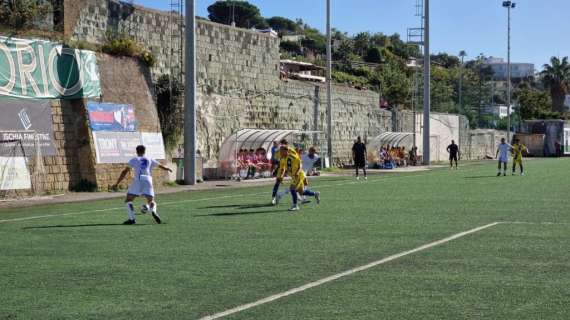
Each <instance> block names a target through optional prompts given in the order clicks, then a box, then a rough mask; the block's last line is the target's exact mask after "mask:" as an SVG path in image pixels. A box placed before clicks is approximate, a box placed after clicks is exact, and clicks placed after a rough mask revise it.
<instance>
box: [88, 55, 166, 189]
mask: <svg viewBox="0 0 570 320" xmlns="http://www.w3.org/2000/svg"><path fill="white" fill-rule="evenodd" d="M97 62H98V65H99V73H100V76H101V92H102V98H103V99H102V101H103V102H110V103H125V104H131V105H133V107H134V108H135V116H136V119H137V122H138V124H139V129H138V130H139V131H141V132H161V130H160V122H159V120H158V113H157V110H156V104H155V101H154V98H153V94H152V92H153V84H152V82H151V81H150V73H149V70H148V68H147V67H146V66H144V65H143V64H142V63H141V62H140V61H138V60H136V59H133V58H127V57H112V56H109V55H106V54H97ZM89 136H90V138H91V139H90V143H91V145H90V147H91V149H92V150H93V151H92V154H93V157H94V156H95V151H94V150H95V145H94V144H93V139H92V135H89ZM92 162H93V166H94V169H95V181H94V182H96V183H97V185H98V186H99V187H100V188H107V186H108V185H112V184H114V183H115V182H116V180H117V178H118V177H119V174H120V172H121V171H122V170H123V169H124V168H125V164H95V158H93V160H92ZM153 176H154V182H155V185H156V186H160V185H162V183H163V182H164V181H166V180H167V179H168V176H167V175H166V174H165V173H164V172H163V171H158V170H155V172H154V173H153ZM126 183H127V181H126V182H124V185H123V186H126Z"/></svg>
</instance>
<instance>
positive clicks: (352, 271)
mask: <svg viewBox="0 0 570 320" xmlns="http://www.w3.org/2000/svg"><path fill="white" fill-rule="evenodd" d="M499 224H504V222H493V223H491V224H488V225H484V226H481V227H478V228H475V229H471V230H468V231H464V232H460V233H457V234H455V235H452V236H450V237H447V238H445V239H441V240H438V241H435V242H431V243H428V244H425V245H423V246H420V247H417V248H415V249H412V250H408V251H404V252H400V253H397V254H395V255H391V256H389V257H386V258H384V259H381V260H378V261H374V262H371V263H369V264H366V265H363V266H361V267H357V268H354V269H350V270H347V271H344V272H341V273H337V274H335V275H332V276H330V277H326V278H323V279H321V280H317V281H315V282H311V283H307V284H305V285H303V286H300V287H297V288H294V289H291V290H287V291H285V292H282V293H278V294H274V295H272V296H269V297H267V298H263V299H261V300H257V301H255V302H252V303H248V304H244V305H241V306H238V307H235V308H232V309H229V310H226V311H223V312H220V313H216V314H214V315H209V316H205V317H203V318H200V320H214V319H219V318H222V317H225V316H229V315H231V314H234V313H238V312H241V311H245V310H247V309H250V308H254V307H257V306H259V305H262V304H266V303H269V302H272V301H275V300H277V299H281V298H284V297H287V296H290V295H293V294H296V293H299V292H303V291H305V290H308V289H311V288H314V287H317V286H320V285H323V284H325V283H328V282H331V281H335V280H338V279H340V278H342V277H346V276H349V275H352V274H355V273H357V272H361V271H365V270H368V269H370V268H374V267H376V266H378V265H381V264H385V263H387V262H390V261H393V260H396V259H399V258H402V257H405V256H408V255H411V254H414V253H416V252H420V251H423V250H426V249H430V248H433V247H436V246H439V245H442V244H444V243H447V242H450V241H453V240H456V239H459V238H461V237H465V236H467V235H470V234H473V233H476V232H479V231H482V230H485V229H488V228H491V227H494V226H497V225H499Z"/></svg>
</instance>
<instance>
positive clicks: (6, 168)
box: [0, 156, 32, 190]
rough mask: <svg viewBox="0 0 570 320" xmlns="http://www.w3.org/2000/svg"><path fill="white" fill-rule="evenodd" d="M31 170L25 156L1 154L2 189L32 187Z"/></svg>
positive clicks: (0, 174) (0, 180)
mask: <svg viewBox="0 0 570 320" xmlns="http://www.w3.org/2000/svg"><path fill="white" fill-rule="evenodd" d="M31 188H32V182H31V179H30V172H29V171H28V166H27V165H26V158H24V157H2V156H0V190H23V189H31Z"/></svg>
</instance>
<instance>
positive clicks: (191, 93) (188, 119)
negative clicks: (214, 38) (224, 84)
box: [184, 0, 196, 185]
mask: <svg viewBox="0 0 570 320" xmlns="http://www.w3.org/2000/svg"><path fill="white" fill-rule="evenodd" d="M194 1H195V0H186V19H185V21H186V23H185V25H186V27H185V28H186V29H185V33H186V46H185V50H186V59H185V60H186V61H185V72H186V73H185V89H184V96H185V99H184V184H187V185H195V184H196V31H195V30H196V15H195V13H194Z"/></svg>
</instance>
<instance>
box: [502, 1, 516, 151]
mask: <svg viewBox="0 0 570 320" xmlns="http://www.w3.org/2000/svg"><path fill="white" fill-rule="evenodd" d="M516 6H517V4H516V3H514V2H513V1H503V7H505V8H507V12H508V14H507V15H508V23H507V25H508V27H507V28H508V32H507V34H508V35H507V141H508V142H509V143H511V9H514V8H516Z"/></svg>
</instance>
